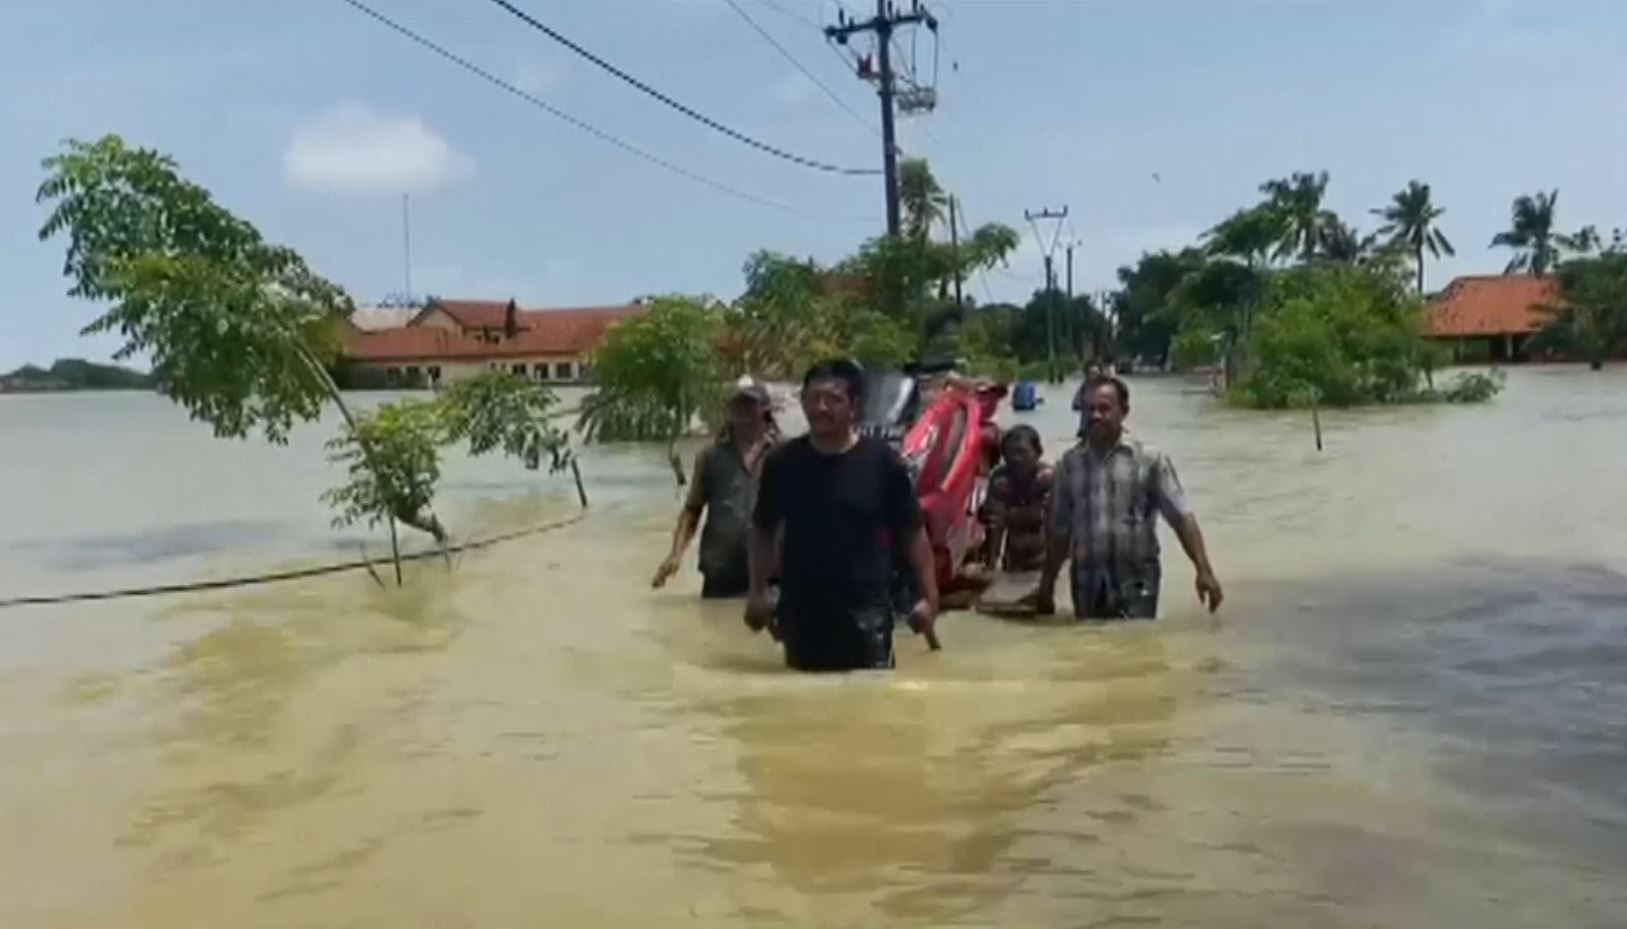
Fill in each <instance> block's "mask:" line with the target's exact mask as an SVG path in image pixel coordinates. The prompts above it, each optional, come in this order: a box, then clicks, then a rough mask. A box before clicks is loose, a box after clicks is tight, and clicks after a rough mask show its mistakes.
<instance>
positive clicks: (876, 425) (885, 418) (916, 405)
mask: <svg viewBox="0 0 1627 929" xmlns="http://www.w3.org/2000/svg"><path fill="white" fill-rule="evenodd" d="M919 413H920V393H919V391H918V390H917V388H916V385H915V378H913V377H911V376H909V375H907V374H904V373H903V372H901V371H872V372H869V373H867V374H865V378H864V405H863V408H862V410H861V412H860V417H859V424H860V431H861V432H863V433H865V434H866V435H874V436H880V437H883V438H886V439H889V440H894V441H896V440H897V439H899V438H902V437H903V434H904V430H905V429H906V428H907V427H908V426H909V424H910V423H912V422H914V421H915V417H916V415H917V414H919Z"/></svg>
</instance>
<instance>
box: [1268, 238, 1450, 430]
mask: <svg viewBox="0 0 1627 929" xmlns="http://www.w3.org/2000/svg"><path fill="white" fill-rule="evenodd" d="M1422 310H1423V307H1422V305H1421V304H1420V303H1419V302H1418V300H1417V298H1416V297H1415V296H1413V295H1411V294H1408V293H1407V292H1406V290H1405V288H1404V287H1403V286H1401V285H1400V283H1399V282H1398V281H1397V280H1396V279H1395V278H1394V277H1392V276H1389V275H1384V274H1380V273H1376V272H1374V271H1371V270H1367V269H1363V268H1351V267H1342V266H1336V265H1307V266H1304V267H1301V268H1296V269H1294V270H1292V271H1288V272H1285V273H1283V274H1282V275H1280V276H1279V277H1276V278H1274V279H1273V280H1272V281H1271V282H1270V286H1269V289H1268V291H1267V294H1266V297H1265V300H1264V302H1263V305H1262V307H1261V312H1260V316H1259V321H1258V325H1257V327H1256V330H1255V333H1254V341H1253V351H1252V366H1251V368H1250V369H1249V371H1248V372H1247V374H1245V375H1244V377H1243V379H1242V381H1241V382H1240V383H1239V384H1238V387H1237V393H1238V395H1239V396H1240V397H1241V398H1242V399H1243V400H1244V401H1245V402H1246V403H1247V404H1248V405H1250V406H1259V407H1286V406H1296V405H1304V404H1305V403H1307V402H1315V403H1321V404H1326V405H1330V406H1350V405H1355V404H1366V403H1395V402H1400V401H1402V400H1405V399H1407V398H1408V397H1409V396H1411V395H1412V394H1414V393H1415V392H1416V391H1417V389H1418V381H1419V378H1420V374H1421V363H1422V362H1421V359H1420V357H1419V354H1418V352H1419V349H1420V346H1421V344H1422V340H1421V339H1420V337H1419V335H1418V320H1419V316H1420V314H1421V313H1422Z"/></svg>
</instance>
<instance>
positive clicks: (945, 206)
mask: <svg viewBox="0 0 1627 929" xmlns="http://www.w3.org/2000/svg"><path fill="white" fill-rule="evenodd" d="M898 205H899V206H900V207H901V208H902V209H903V212H904V231H905V234H906V235H907V236H908V237H909V238H912V239H917V240H921V241H925V240H926V238H927V236H928V235H930V234H931V232H932V227H933V225H934V224H937V223H940V222H943V221H944V219H945V217H946V216H948V212H949V195H948V194H946V193H944V190H943V188H942V187H941V186H939V185H938V179H937V178H936V177H934V176H933V175H932V167H931V166H930V165H929V164H927V161H926V159H924V158H905V159H904V160H903V161H901V162H899V165H898Z"/></svg>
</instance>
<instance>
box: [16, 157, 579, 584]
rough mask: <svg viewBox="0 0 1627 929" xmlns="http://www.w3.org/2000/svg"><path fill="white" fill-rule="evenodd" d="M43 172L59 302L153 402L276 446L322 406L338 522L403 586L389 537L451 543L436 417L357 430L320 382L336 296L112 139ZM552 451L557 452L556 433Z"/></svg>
mask: <svg viewBox="0 0 1627 929" xmlns="http://www.w3.org/2000/svg"><path fill="white" fill-rule="evenodd" d="M43 166H44V168H45V170H46V179H45V180H44V182H43V183H41V185H40V188H39V192H38V194H37V198H38V200H39V201H40V202H42V203H51V204H52V209H51V212H50V214H49V216H48V217H47V218H46V221H45V223H44V225H43V226H42V227H41V229H40V238H41V239H42V240H43V239H48V238H50V237H52V236H55V235H58V234H65V235H66V236H67V238H68V250H67V258H66V261H65V264H64V266H63V272H64V274H66V275H67V277H68V278H69V279H70V280H71V281H72V282H73V283H72V286H71V287H70V289H69V293H70V294H71V295H73V296H77V297H83V298H85V299H89V300H95V301H98V302H102V303H105V304H107V305H108V306H107V309H106V310H105V311H104V312H103V313H102V315H100V316H99V317H97V318H96V319H95V320H94V321H93V322H91V324H90V325H88V326H86V327H85V330H84V331H85V332H87V333H91V332H117V333H118V334H119V335H120V336H121V337H122V338H123V340H124V342H123V344H122V345H121V346H120V347H119V349H118V351H117V352H115V357H116V358H118V359H121V360H122V359H126V358H130V357H132V356H134V355H136V354H138V353H139V354H145V355H147V356H148V357H149V358H150V359H151V361H152V370H153V379H154V381H155V382H156V386H157V389H158V390H159V392H160V393H162V394H164V395H165V396H167V397H170V398H171V399H173V400H175V401H176V402H177V403H179V404H181V405H182V406H183V407H185V408H186V409H187V411H188V412H189V413H190V414H191V415H192V416H193V418H195V419H200V420H203V421H204V422H207V423H209V424H210V426H211V427H213V429H214V431H215V435H217V436H219V437H222V438H234V439H240V438H245V437H247V436H248V435H249V434H251V433H254V432H259V433H261V434H262V435H263V436H264V437H265V438H266V439H267V440H268V441H271V442H273V443H276V444H283V443H286V442H287V441H288V434H289V431H290V430H291V429H292V428H293V426H294V424H295V423H297V422H309V421H312V420H315V419H316V418H317V417H318V416H319V415H320V414H321V412H322V408H323V406H324V404H325V403H328V402H332V403H333V404H334V405H335V406H336V407H337V408H338V410H339V412H340V414H341V416H342V417H343V419H344V432H343V434H342V435H341V436H340V438H339V439H337V440H335V442H336V444H335V446H334V453H335V455H336V456H337V457H339V458H340V460H342V461H345V462H347V463H348V464H349V466H350V475H351V482H350V484H348V485H347V487H346V488H342V489H340V490H338V491H335V492H332V493H330V494H328V495H325V498H326V499H328V500H329V502H331V503H334V504H335V505H336V506H338V507H340V516H339V519H338V521H339V522H341V523H344V522H349V521H352V520H354V519H358V518H367V519H368V520H369V521H370V522H386V523H387V524H388V525H389V528H390V539H391V549H392V552H393V553H394V554H395V555H396V557H397V561H396V564H397V578H398V579H399V577H400V560H399V550H398V547H397V545H396V534H395V524H396V523H397V522H401V523H405V524H406V525H408V526H412V527H413V528H416V529H419V530H421V531H423V532H426V533H429V534H430V535H431V536H433V537H434V538H435V539H436V541H438V542H441V543H442V544H444V543H445V542H446V540H447V537H448V533H447V531H446V529H445V527H444V526H442V524H441V522H440V520H439V519H438V518H437V517H436V516H435V513H434V511H433V509H432V507H431V502H432V498H433V492H434V483H435V477H436V476H438V473H439V458H438V455H439V446H440V444H443V443H442V442H440V441H438V439H439V438H440V437H441V436H443V435H444V434H445V431H444V430H443V429H441V428H439V427H438V426H435V425H434V424H433V421H434V420H435V419H436V418H437V416H438V414H439V412H440V411H438V410H437V411H430V410H428V409H427V408H425V407H423V406H422V405H419V404H403V405H387V406H385V407H382V408H380V409H379V410H377V411H375V412H374V413H372V414H368V415H366V416H358V415H355V414H353V413H352V412H351V410H350V408H349V406H348V405H347V404H346V403H345V401H344V397H343V395H342V394H341V393H340V391H339V388H338V387H337V386H336V385H335V383H334V381H333V378H332V376H331V374H330V373H329V371H328V365H329V364H330V363H331V362H332V361H333V360H334V357H335V355H336V353H337V349H338V332H339V328H338V327H339V325H340V324H342V322H343V320H344V317H345V316H346V315H348V314H349V313H350V312H351V311H352V310H353V309H354V306H353V304H352V303H351V300H350V298H349V297H348V296H346V295H345V294H344V292H343V291H341V290H340V289H339V288H338V287H337V286H335V285H334V284H332V283H329V282H328V281H326V280H324V279H322V278H321V277H319V276H317V275H316V274H315V273H314V272H312V271H311V269H310V268H309V267H308V266H307V265H306V264H305V262H304V260H303V259H301V258H300V257H299V255H297V254H295V253H294V252H293V251H292V250H290V249H288V248H285V247H282V246H277V245H272V244H270V243H268V242H266V241H265V240H264V238H262V237H261V235H260V233H259V231H258V230H257V229H255V228H254V226H253V225H251V224H250V223H248V222H247V221H246V220H243V219H240V218H239V217H237V216H235V215H233V214H232V213H231V212H230V211H228V210H226V209H225V208H223V207H221V206H220V205H219V204H217V203H215V201H214V198H213V197H212V196H211V195H210V194H209V192H208V191H207V190H205V189H203V188H202V187H200V186H198V185H197V184H194V183H192V182H191V181H189V180H187V179H186V178H184V177H182V176H181V175H180V173H179V169H178V167H177V165H176V164H175V162H174V161H173V160H172V159H170V158H169V157H167V156H165V155H162V154H160V153H158V152H155V151H152V150H150V149H142V148H131V147H129V146H127V145H125V143H124V141H123V140H122V139H120V138H119V137H118V136H115V135H109V136H104V137H103V138H101V139H99V140H97V141H95V142H82V141H70V142H68V143H66V144H65V146H64V148H63V151H62V152H60V153H59V154H56V155H53V156H51V157H49V158H47V159H45V161H44V162H43ZM532 386H533V389H535V390H537V391H541V388H540V387H536V386H535V385H532ZM548 401H551V397H548V398H545V399H544V400H541V401H539V402H548ZM547 441H548V443H549V444H550V446H552V447H555V448H559V449H563V447H564V438H563V436H562V435H560V434H558V433H551V434H550V435H549V436H548V439H547Z"/></svg>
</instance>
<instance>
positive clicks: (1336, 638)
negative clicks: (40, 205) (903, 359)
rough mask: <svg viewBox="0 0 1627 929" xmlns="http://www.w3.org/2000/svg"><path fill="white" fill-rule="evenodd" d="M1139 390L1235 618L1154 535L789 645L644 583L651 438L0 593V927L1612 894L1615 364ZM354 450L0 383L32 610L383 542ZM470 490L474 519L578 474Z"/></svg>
mask: <svg viewBox="0 0 1627 929" xmlns="http://www.w3.org/2000/svg"><path fill="white" fill-rule="evenodd" d="M1132 387H1133V389H1134V391H1135V394H1134V402H1133V409H1132V415H1131V421H1132V424H1133V425H1134V426H1135V427H1136V428H1137V430H1138V431H1139V433H1140V434H1141V435H1142V436H1143V437H1144V438H1146V439H1148V440H1150V441H1153V442H1156V443H1158V444H1160V445H1161V446H1162V447H1164V448H1165V449H1166V450H1168V451H1169V452H1170V453H1171V454H1172V455H1173V456H1174V458H1175V460H1176V462H1177V464H1178V466H1179V468H1180V470H1181V473H1182V475H1183V478H1184V480H1185V483H1186V485H1187V488H1188V491H1189V494H1190V496H1191V498H1192V500H1193V501H1194V503H1195V505H1196V506H1197V508H1198V510H1199V513H1200V516H1201V517H1202V519H1203V524H1204V527H1205V529H1206V531H1207V533H1208V536H1209V539H1210V546H1211V548H1212V550H1213V553H1214V557H1215V562H1216V564H1217V567H1218V568H1219V571H1220V572H1221V577H1222V580H1223V581H1224V582H1225V584H1226V588H1227V593H1228V599H1227V604H1226V607H1225V609H1224V610H1223V612H1222V616H1221V618H1220V620H1219V621H1218V622H1211V621H1210V620H1209V619H1207V618H1206V617H1203V616H1201V615H1200V613H1199V611H1198V609H1197V608H1196V603H1195V598H1194V597H1193V595H1192V593H1191V571H1190V569H1189V568H1187V566H1186V565H1185V564H1184V561H1183V560H1182V559H1181V558H1180V556H1179V553H1178V549H1177V547H1176V546H1174V545H1172V544H1171V545H1169V546H1168V549H1169V552H1168V554H1169V555H1170V558H1169V561H1168V570H1167V571H1166V587H1165V591H1164V600H1165V603H1164V608H1163V618H1162V619H1161V621H1159V622H1157V623H1147V624H1136V625H1126V626H1122V627H1117V628H1105V629H1102V628H1079V627H1069V626H1060V625H1058V626H1032V625H1025V624H1020V623H1014V622H1006V621H999V620H993V619H986V618H980V617H975V616H969V615H952V616H948V617H946V618H945V619H944V620H943V624H942V631H943V638H944V642H945V650H944V651H943V652H941V653H936V654H932V653H928V651H927V650H926V648H925V646H924V645H922V644H921V643H920V642H919V641H918V640H916V639H913V638H908V637H905V638H902V639H901V641H900V648H899V651H900V656H899V662H900V667H899V669H898V671H897V672H896V673H892V674H873V675H857V676H851V677H847V678H833V677H821V678H811V677H799V676H795V675H792V674H790V673H788V672H785V671H783V670H781V667H780V663H779V658H778V655H777V654H776V652H775V650H774V648H773V645H772V643H771V642H770V641H769V640H768V639H766V638H764V637H761V636H758V637H753V636H751V635H749V634H748V633H747V632H746V631H745V630H744V628H743V627H742V626H741V624H740V621H739V608H738V605H720V606H712V605H702V604H701V603H700V602H698V601H697V599H696V597H695V593H696V590H697V588H698V583H697V580H696V578H695V577H694V576H693V575H692V574H691V573H688V572H686V574H685V575H684V576H683V578H682V580H681V582H680V583H676V584H675V589H671V590H668V591H664V592H661V593H659V594H654V593H651V592H650V591H649V590H648V589H647V581H648V578H649V575H650V574H651V572H652V571H653V570H654V568H655V565H656V563H657V561H658V560H659V557H660V554H661V553H662V551H663V549H664V547H665V545H666V540H667V534H668V531H669V527H670V524H671V520H672V517H673V514H674V511H675V508H676V503H677V493H676V491H675V489H674V488H673V487H672V484H671V476H670V473H669V472H668V471H667V470H666V468H665V466H664V464H663V463H662V461H661V458H660V456H659V454H658V453H657V452H655V451H653V450H650V449H616V450H598V449H591V450H589V452H588V454H587V455H586V460H585V471H586V477H587V480H588V487H589V491H590V493H591V494H592V495H593V497H594V508H593V510H592V512H591V515H590V516H589V517H588V518H587V519H586V520H585V521H584V522H581V523H579V524H577V525H573V526H570V527H568V528H565V529H561V530H559V531H557V532H554V533H550V534H545V535H540V536H534V537H531V538H528V539H525V540H522V541H517V542H513V543H510V544H507V545H504V546H499V547H496V548H494V549H490V550H487V551H484V552H477V553H470V554H468V555H466V556H465V557H463V558H462V559H461V561H460V562H459V563H458V564H457V565H456V568H455V570H452V571H450V572H448V570H447V568H446V566H445V565H443V564H440V563H438V562H424V563H420V564H417V565H414V566H413V567H411V569H410V570H409V576H408V579H407V585H406V587H405V588H403V589H399V590H397V589H380V588H379V587H377V586H376V585H374V584H373V582H372V581H371V580H369V579H368V578H367V576H366V575H365V574H352V575H342V576H337V577H330V578H326V579H322V580H316V581H311V582H300V583H290V584H283V585H276V586H268V587H262V588H256V589H251V590H246V591H238V592H231V591H221V592H214V593H207V594H199V595H192V596H177V597H168V598H162V599H147V600H126V601H117V602H107V603H95V604H86V605H80V606H69V607H50V608H32V607H31V608H24V609H16V610H6V611H0V631H3V639H0V641H3V642H4V645H3V646H0V708H3V709H0V759H3V762H4V763H3V764H0V926H5V927H7V929H35V927H76V929H82V927H110V929H111V927H131V926H154V927H159V926H161V927H165V929H187V927H199V929H219V927H223V926H229V927H233V929H252V927H266V929H290V927H323V929H326V927H333V929H339V927H350V926H356V927H372V926H389V927H462V926H468V927H512V926H571V927H578V926H585V927H594V926H617V927H619V926H641V927H642V926H671V925H695V926H822V927H826V926H828V927H859V926H864V927H871V926H875V927H882V926H887V927H897V926H922V927H926V926H932V927H943V926H1002V927H1012V926H1017V927H1028V926H1032V927H1086V926H1090V927H1109V926H1115V927H1116V926H1126V927H1146V926H1206V927H1207V926H1220V927H1240V929H1241V927H1256V926H1267V925H1281V926H1294V927H1380V926H1382V927H1391V926H1448V925H1474V926H1476V927H1479V929H1490V927H1515V926H1532V927H1537V926H1541V927H1550V926H1566V927H1598V929H1604V927H1616V926H1621V925H1624V924H1627V884H1624V882H1623V880H1622V878H1623V877H1624V876H1627V831H1624V827H1627V713H1624V712H1623V707H1624V706H1627V481H1624V480H1623V471H1622V468H1623V462H1624V461H1627V370H1622V369H1616V370H1607V371H1606V372H1604V373H1602V374H1590V373H1589V372H1586V371H1583V370H1579V369H1575V368H1546V369H1524V370H1516V371H1512V372H1511V373H1510V378H1509V387H1508V391H1507V392H1506V393H1505V394H1504V395H1503V396H1502V397H1500V398H1499V399H1498V400H1496V401H1495V402H1494V403H1492V404H1491V405H1488V406H1484V407H1475V408H1444V407H1442V408H1409V409H1392V410H1382V411H1365V412H1352V413H1330V414H1328V415H1327V416H1326V417H1325V426H1326V433H1327V435H1326V439H1327V449H1326V451H1324V452H1321V453H1318V452H1317V451H1316V450H1315V448H1314V447H1313V444H1312V436H1311V429H1310V423H1309V421H1308V418H1307V417H1306V416H1304V415H1302V414H1281V415H1278V414H1249V413H1243V412H1237V411H1227V410H1222V409H1217V408H1216V407H1215V406H1214V404H1213V401H1211V400H1210V399H1208V398H1207V397H1205V396H1204V395H1203V394H1202V393H1201V392H1198V391H1194V390H1193V389H1191V387H1190V386H1189V385H1188V384H1186V383H1185V382H1182V381H1179V380H1173V379H1169V380H1151V379H1140V380H1135V381H1133V382H1132ZM1049 397H1050V403H1049V405H1047V406H1046V407H1042V409H1041V412H1039V413H1038V414H1034V415H1033V416H1031V419H1032V420H1033V421H1035V422H1037V423H1038V425H1039V426H1040V427H1041V431H1042V432H1043V434H1044V435H1045V436H1046V438H1047V440H1048V444H1049V446H1050V450H1051V451H1052V452H1053V453H1055V452H1059V451H1060V450H1061V449H1062V448H1063V447H1064V446H1065V445H1066V444H1067V442H1068V441H1069V440H1068V436H1069V435H1070V433H1071V431H1072V430H1071V426H1072V422H1071V417H1070V414H1069V413H1068V411H1067V409H1066V406H1067V402H1066V397H1067V394H1066V393H1065V392H1062V391H1058V392H1053V393H1051V394H1050V395H1049ZM1005 418H1006V420H1007V421H1008V422H1009V421H1010V420H1011V419H1013V417H1012V415H1011V414H1010V413H1009V412H1008V413H1007V414H1005ZM324 435H325V433H324V430H322V429H317V428H312V429H308V430H305V431H302V432H300V433H298V434H296V436H295V440H294V442H293V444H292V445H291V446H290V447H288V448H282V449H268V448H266V447H264V446H262V445H259V444H255V443H229V442H222V441H217V440H214V439H213V438H212V437H211V436H210V435H209V433H208V430H207V429H206V428H204V427H202V426H199V425H197V424H194V423H190V422H189V421H187V420H186V418H185V416H184V415H183V414H181V413H179V412H178V411H176V410H175V409H173V408H172V407H170V406H169V405H168V404H167V403H166V402H165V401H163V400H161V399H159V398H156V397H151V396H141V395H116V396H114V395H109V396H91V395H77V396H61V397H7V398H0V445H3V453H0V598H3V597H6V596H16V595H24V594H46V593H55V592H60V591H67V590H80V589H95V588H102V587H109V586H119V585H124V584H131V583H156V582H164V581H170V580H177V579H186V578H192V577H217V576H224V575H226V574H230V573H233V572H237V571H246V570H260V569H265V568H268V567H286V566H290V565H298V564H306V563H313V562H317V561H323V560H329V559H334V558H342V557H346V556H348V555H352V554H354V552H355V551H356V547H357V545H358V544H360V543H361V542H363V541H366V542H367V544H368V547H369V550H370V551H371V552H372V553H374V554H375V555H376V554H379V553H380V552H381V551H382V546H381V545H380V543H379V541H378V539H377V538H368V537H366V536H365V534H359V533H357V532H353V531H333V530H330V529H329V528H328V526H327V519H328V515H327V513H326V511H325V510H324V509H323V507H322V506H321V505H320V504H319V503H318V502H317V500H316V495H317V494H318V493H319V492H320V490H321V489H322V488H323V487H324V486H325V485H326V484H327V483H328V482H329V481H330V480H331V478H332V474H331V473H330V472H329V471H328V470H327V468H326V466H325V465H324V464H323V462H322V456H321V451H320V444H321V441H322V439H323V438H324ZM446 484H447V486H446V489H445V492H444V494H443V499H444V502H443V513H442V515H443V517H444V518H445V519H446V521H447V522H448V523H449V524H450V525H452V527H453V528H454V531H457V532H460V533H462V534H464V535H468V534H474V535H479V534H482V533H488V532H494V531H498V530H500V529H504V528H511V527H515V526H522V525H528V524H531V523H535V522H539V521H544V520H548V519H551V518H556V517H560V516H565V515H569V514H570V513H571V512H572V511H573V506H574V504H573V500H572V496H573V495H572V493H571V491H570V490H569V488H568V485H567V483H566V482H564V481H562V480H560V479H557V478H548V477H546V476H538V475H529V474H524V473H523V472H519V471H517V470H516V469H514V468H511V467H509V466H507V465H506V464H503V463H501V462H474V463H469V462H454V463H453V465H452V466H451V467H450V468H449V473H448V475H447V481H446Z"/></svg>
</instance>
